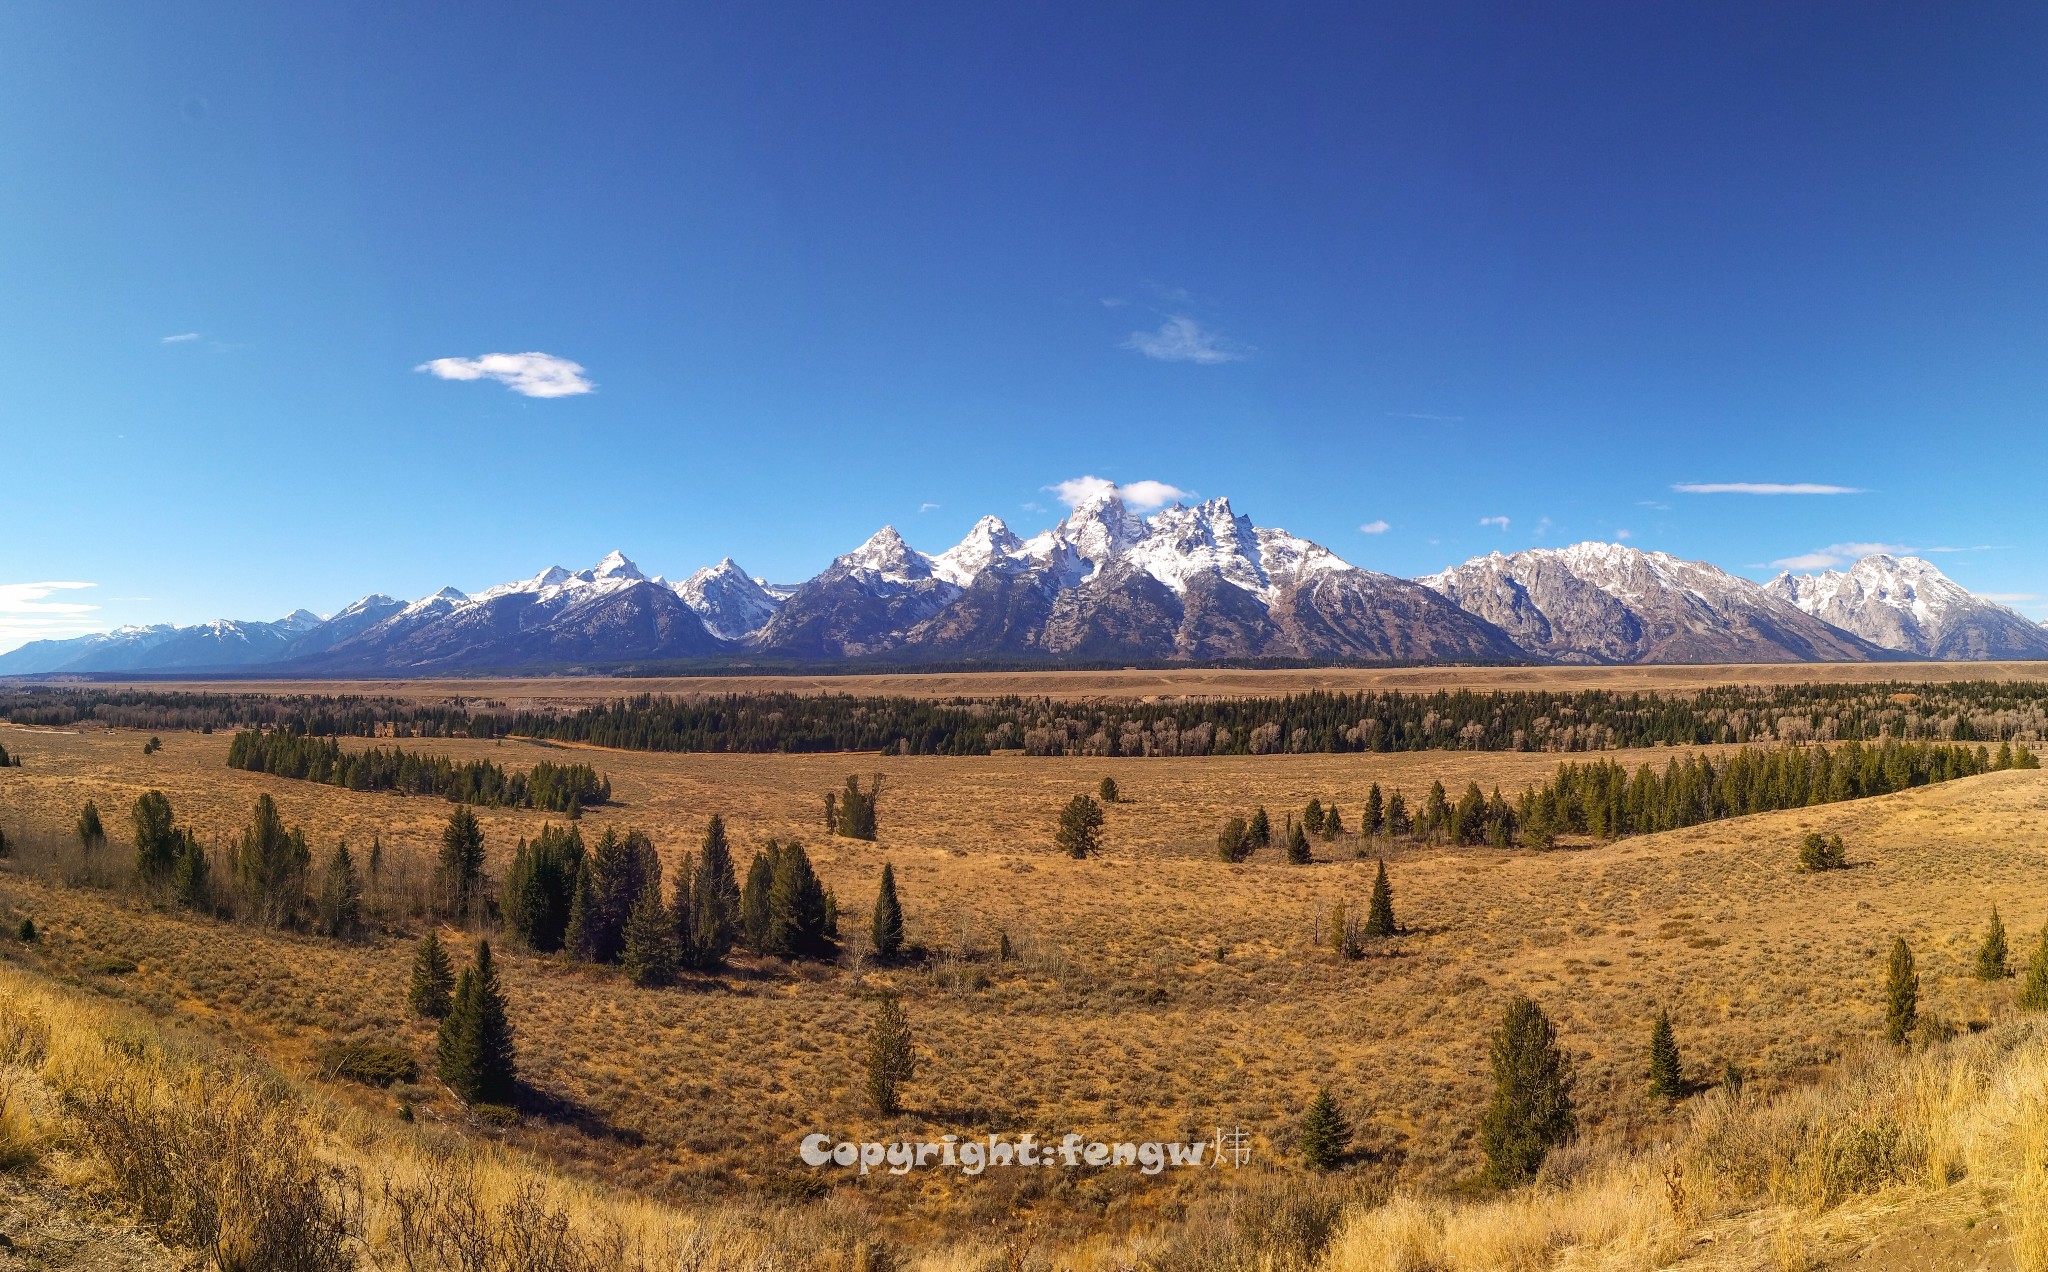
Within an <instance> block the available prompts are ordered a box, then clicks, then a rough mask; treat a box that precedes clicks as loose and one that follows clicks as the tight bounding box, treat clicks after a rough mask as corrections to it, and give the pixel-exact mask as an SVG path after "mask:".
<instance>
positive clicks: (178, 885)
mask: <svg viewBox="0 0 2048 1272" xmlns="http://www.w3.org/2000/svg"><path fill="white" fill-rule="evenodd" d="M206 883H207V866H206V850H205V849H204V848H201V847H200V846H199V837H198V836H197V835H194V834H193V833H192V832H191V831H189V830H188V831H183V832H181V833H180V835H179V843H178V863H177V865H176V866H175V867H174V868H173V869H172V872H171V891H172V895H173V896H175V897H176V898H177V901H178V904H179V905H182V906H184V907H185V908H186V909H188V910H197V909H199V908H201V907H202V906H204V905H205V904H206V896H207V892H206Z"/></svg>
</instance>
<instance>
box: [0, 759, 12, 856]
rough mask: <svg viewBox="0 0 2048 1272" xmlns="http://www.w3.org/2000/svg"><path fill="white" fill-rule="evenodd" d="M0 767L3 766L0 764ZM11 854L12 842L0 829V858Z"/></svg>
mask: <svg viewBox="0 0 2048 1272" xmlns="http://www.w3.org/2000/svg"><path fill="white" fill-rule="evenodd" d="M0 767H5V766H4V765H0ZM13 855H14V844H13V843H12V842H11V841H10V840H9V839H8V838H7V832H6V831H5V830H0V859H4V858H7V857H12V856H13Z"/></svg>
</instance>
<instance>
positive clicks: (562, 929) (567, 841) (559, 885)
mask: <svg viewBox="0 0 2048 1272" xmlns="http://www.w3.org/2000/svg"><path fill="white" fill-rule="evenodd" d="M582 868H583V833H582V832H581V831H580V830H578V829H576V828H575V827H574V826H571V827H570V828H568V829H567V830H561V829H558V828H556V827H554V826H543V827H541V832H540V834H539V835H538V836H536V837H535V838H534V840H533V842H532V843H530V844H529V843H527V842H526V841H524V840H521V841H520V843H519V848H518V851H517V852H515V853H514V854H513V857H512V868H511V869H510V870H508V871H506V872H505V901H504V904H505V926H506V927H507V929H508V930H509V931H510V932H511V934H512V938H513V939H514V940H516V941H518V942H519V943H520V944H522V945H524V946H526V947H527V948H528V949H531V950H535V951H538V952H539V953H542V954H550V953H553V952H554V951H556V950H558V949H561V948H562V944H563V942H564V941H566V940H567V939H568V933H569V909H570V907H571V906H572V905H573V904H574V903H575V900H576V881H577V877H578V876H579V875H580V874H581V872H582Z"/></svg>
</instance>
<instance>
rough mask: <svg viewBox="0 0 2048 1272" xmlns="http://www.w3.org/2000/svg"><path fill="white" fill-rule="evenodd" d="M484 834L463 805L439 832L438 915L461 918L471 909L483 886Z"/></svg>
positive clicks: (450, 816)
mask: <svg viewBox="0 0 2048 1272" xmlns="http://www.w3.org/2000/svg"><path fill="white" fill-rule="evenodd" d="M483 874H484V831H483V827H481V826H479V825H478V824H477V820H476V814H475V813H473V812H471V811H469V806H468V805H466V804H457V805H456V806H455V811H454V812H452V813H450V814H448V824H447V825H446V826H444V827H443V828H442V830H441V861H440V868H439V870H438V872H437V874H436V882H437V883H438V885H439V887H440V889H441V912H442V913H443V914H453V915H465V914H468V913H470V911H471V909H472V907H473V906H474V905H475V903H476V900H477V898H478V896H479V893H480V891H481V888H482V885H483Z"/></svg>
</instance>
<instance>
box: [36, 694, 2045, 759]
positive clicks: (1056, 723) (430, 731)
mask: <svg viewBox="0 0 2048 1272" xmlns="http://www.w3.org/2000/svg"><path fill="white" fill-rule="evenodd" d="M0 718H5V719H10V720H14V721H16V722H18V723H24V724H42V725H59V726H61V725H68V724H75V723H82V722H93V723H99V724H106V725H112V726H116V727H131V728H137V729H170V728H194V727H197V728H200V729H202V730H210V729H213V728H226V727H230V726H232V727H235V728H257V729H262V730H266V731H270V732H282V733H294V734H303V735H307V736H313V737H334V736H354V737H370V736H379V735H391V736H397V737H406V736H414V737H473V738H502V737H514V736H518V737H534V738H544V739H549V740H554V741H564V742H586V743H592V744H595V745H599V746H608V747H618V748H622V749H627V750H644V751H687V752H719V751H729V752H745V753H755V754H759V753H773V752H791V753H810V752H823V751H882V752H890V753H896V754H910V755H979V754H985V753H987V752H990V751H1023V752H1025V753H1027V754H1034V755H1102V756H1135V755H1186V756H1199V755H1259V754H1276V753H1302V752H1315V753H1358V752H1376V753H1385V752H1396V751H1424V750H1473V751H1554V752H1564V753H1571V752H1584V751H1601V750H1611V749H1615V748H1620V747H1641V746H1656V745H1668V746H1700V745H1709V744H1715V743H1756V742H1787V743H1790V742H1827V743H1835V742H1846V741H1861V742H1866V743H1869V742H1878V741H1882V740H1884V739H1887V738H1896V739H1899V740H1903V741H1939V742H1957V743H1974V742H1989V743H1996V742H2019V741H2026V742H2036V743H2038V742H2040V741H2041V740H2042V739H2043V738H2048V681H2034V682H1997V681H1958V682H1954V683H1949V684H1934V685H1920V684H1910V683H1904V682H1887V683H1882V684H1865V685H1826V684H1798V685H1726V686H1716V687H1710V688H1705V689H1699V690H1695V691H1686V692H1678V693H1656V692H1618V691H1611V690H1601V689H1591V690H1515V691H1493V692H1481V691H1475V690H1458V691H1449V690H1445V691H1438V692H1434V693H1408V692H1401V691H1385V692H1379V691H1366V692H1359V693H1339V692H1329V691H1322V690H1317V691H1313V692H1310V693H1304V694H1292V695H1287V696H1281V697H1271V696H1269V697H1257V698H1235V699H1210V700H1204V699H1193V698H1189V699H1178V700H1165V701H1155V702H1136V701H1131V702H1119V701H1102V702H1079V701H1065V700H1056V699H1052V698H1046V697H1026V696H1018V695H1008V696H987V697H956V698H950V699H943V700H940V699H922V698H907V697H888V696H880V695H854V694H794V693H762V694H737V693H736V694H728V695H718V696H706V697H698V698H673V697H656V696H653V695H646V694H643V695H638V696H632V697H622V698H619V699H616V700H613V701H610V702H605V703H599V704H594V705H591V706H588V707H583V708H580V709H577V710H573V711H533V710H524V711H511V710H507V709H505V708H504V707H503V705H502V704H500V703H497V702H494V701H491V700H487V699H477V700H467V699H450V700H448V701H444V702H438V703H418V702H411V701H407V700H405V699H400V698H391V697H374V696H362V697H352V696H346V695H339V696H333V697H319V696H314V695H266V694H246V695H243V694H209V693H192V692H188V691H169V690H166V691H154V690H138V689H111V688H101V687H91V686H88V687H69V686H67V687H55V688H53V687H44V686H24V687H18V688H6V689H0Z"/></svg>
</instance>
